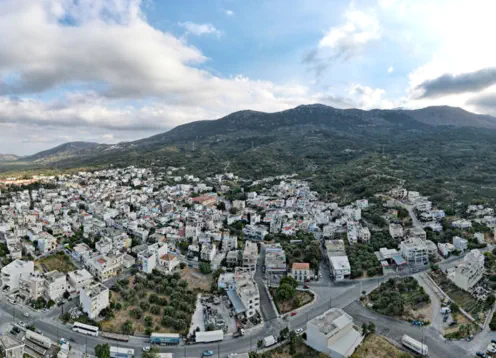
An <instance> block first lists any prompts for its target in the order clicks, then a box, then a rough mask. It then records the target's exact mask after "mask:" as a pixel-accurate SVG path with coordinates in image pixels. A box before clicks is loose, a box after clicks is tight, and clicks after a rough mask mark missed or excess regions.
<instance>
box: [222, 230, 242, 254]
mask: <svg viewBox="0 0 496 358" xmlns="http://www.w3.org/2000/svg"><path fill="white" fill-rule="evenodd" d="M237 248H238V238H237V237H236V236H231V235H225V234H224V237H223V238H222V251H224V252H228V251H231V250H236V249H237Z"/></svg>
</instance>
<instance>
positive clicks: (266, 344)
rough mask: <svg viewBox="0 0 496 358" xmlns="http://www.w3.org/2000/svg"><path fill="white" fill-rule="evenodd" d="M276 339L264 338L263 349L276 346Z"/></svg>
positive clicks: (271, 337) (272, 337)
mask: <svg viewBox="0 0 496 358" xmlns="http://www.w3.org/2000/svg"><path fill="white" fill-rule="evenodd" d="M276 342H277V341H276V339H275V338H274V336H267V337H265V338H264V347H265V348H267V347H270V346H273V345H274V344H276Z"/></svg>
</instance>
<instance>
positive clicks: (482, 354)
mask: <svg viewBox="0 0 496 358" xmlns="http://www.w3.org/2000/svg"><path fill="white" fill-rule="evenodd" d="M475 355H476V356H477V357H481V358H487V355H486V353H484V352H477V353H475Z"/></svg>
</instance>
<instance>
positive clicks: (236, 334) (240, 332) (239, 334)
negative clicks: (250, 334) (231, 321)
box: [233, 328, 245, 338]
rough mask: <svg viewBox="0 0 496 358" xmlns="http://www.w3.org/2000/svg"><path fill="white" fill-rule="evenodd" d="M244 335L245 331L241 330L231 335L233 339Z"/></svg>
mask: <svg viewBox="0 0 496 358" xmlns="http://www.w3.org/2000/svg"><path fill="white" fill-rule="evenodd" d="M244 335H245V330H244V329H243V328H240V329H238V330H237V331H236V332H234V333H233V338H239V337H242V336H244Z"/></svg>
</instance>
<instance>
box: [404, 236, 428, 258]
mask: <svg viewBox="0 0 496 358" xmlns="http://www.w3.org/2000/svg"><path fill="white" fill-rule="evenodd" d="M400 253H401V256H403V258H404V259H405V260H406V261H407V262H408V263H409V264H413V265H427V264H428V263H429V250H428V248H427V245H426V244H425V242H424V241H423V240H422V239H420V238H418V237H411V238H408V239H406V240H404V241H402V242H401V243H400Z"/></svg>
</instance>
